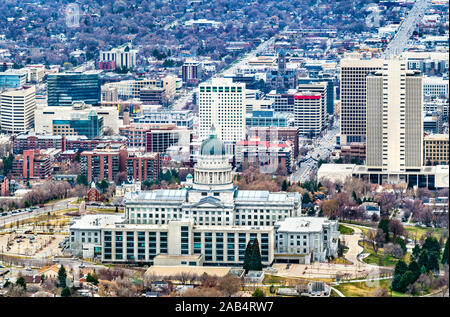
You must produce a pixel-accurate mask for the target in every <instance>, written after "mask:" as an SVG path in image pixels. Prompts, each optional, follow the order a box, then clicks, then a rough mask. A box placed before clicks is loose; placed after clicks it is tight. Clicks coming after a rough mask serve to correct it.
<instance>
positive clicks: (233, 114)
mask: <svg viewBox="0 0 450 317" xmlns="http://www.w3.org/2000/svg"><path fill="white" fill-rule="evenodd" d="M245 99H246V98H245V84H244V83H233V81H232V79H231V78H213V79H212V80H211V81H210V82H208V83H204V84H201V85H200V94H199V117H200V125H199V129H200V131H199V135H200V140H204V139H206V138H207V137H209V135H210V129H211V126H213V125H214V127H215V128H216V131H217V135H218V137H219V138H221V139H222V140H223V141H224V142H225V143H228V144H229V143H233V144H234V143H235V142H237V141H240V140H244V139H245V104H246V102H245ZM231 149H232V148H231V147H228V148H227V151H230V150H231ZM229 153H231V152H229Z"/></svg>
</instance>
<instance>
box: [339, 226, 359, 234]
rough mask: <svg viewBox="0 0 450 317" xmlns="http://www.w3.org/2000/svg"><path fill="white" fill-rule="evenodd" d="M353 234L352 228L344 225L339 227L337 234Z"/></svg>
mask: <svg viewBox="0 0 450 317" xmlns="http://www.w3.org/2000/svg"><path fill="white" fill-rule="evenodd" d="M354 232H355V230H353V229H352V228H349V227H346V226H344V225H341V224H340V225H339V233H340V234H353V233H354Z"/></svg>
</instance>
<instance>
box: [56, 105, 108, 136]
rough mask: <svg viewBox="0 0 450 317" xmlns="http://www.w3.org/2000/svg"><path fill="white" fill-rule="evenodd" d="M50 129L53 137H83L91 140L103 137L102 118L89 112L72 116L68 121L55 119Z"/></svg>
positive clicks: (93, 112) (92, 111)
mask: <svg viewBox="0 0 450 317" xmlns="http://www.w3.org/2000/svg"><path fill="white" fill-rule="evenodd" d="M52 127H53V130H52V134H54V135H62V136H69V135H85V136H86V137H88V138H89V139H91V138H95V137H98V136H101V135H103V118H102V117H99V116H98V115H97V113H96V112H95V111H94V110H91V112H89V113H82V114H77V113H75V114H72V115H71V118H70V119H55V120H53V122H52Z"/></svg>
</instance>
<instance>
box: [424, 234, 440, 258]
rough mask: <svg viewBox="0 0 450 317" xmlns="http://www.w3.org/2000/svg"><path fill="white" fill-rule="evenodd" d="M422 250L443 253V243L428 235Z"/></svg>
mask: <svg viewBox="0 0 450 317" xmlns="http://www.w3.org/2000/svg"><path fill="white" fill-rule="evenodd" d="M422 250H427V251H428V252H437V253H439V255H440V254H441V245H440V244H439V241H438V240H437V239H436V238H434V237H427V238H426V239H425V242H424V243H423V245H422Z"/></svg>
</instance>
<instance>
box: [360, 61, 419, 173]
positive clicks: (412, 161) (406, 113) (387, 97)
mask: <svg viewBox="0 0 450 317" xmlns="http://www.w3.org/2000/svg"><path fill="white" fill-rule="evenodd" d="M422 149H423V76H422V75H421V74H420V72H418V71H410V70H408V68H407V63H406V61H405V60H400V59H391V60H385V61H384V64H383V69H382V70H380V71H377V72H374V73H371V74H369V75H368V76H367V154H366V165H367V166H368V167H370V168H379V169H380V170H381V171H383V172H398V171H403V172H404V171H406V170H409V169H418V168H419V169H420V167H421V166H422V164H423V150H422Z"/></svg>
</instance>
